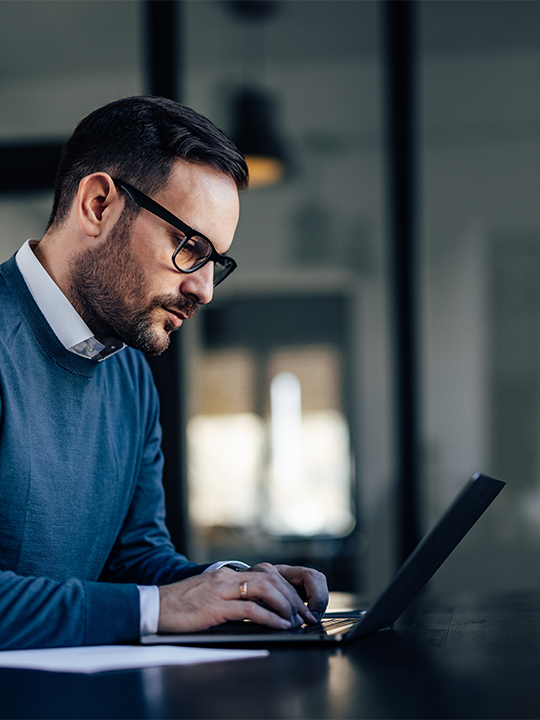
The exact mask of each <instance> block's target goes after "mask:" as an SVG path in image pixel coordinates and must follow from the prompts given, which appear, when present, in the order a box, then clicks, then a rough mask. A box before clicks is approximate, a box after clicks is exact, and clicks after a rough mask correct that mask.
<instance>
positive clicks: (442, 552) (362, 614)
mask: <svg viewBox="0 0 540 720" xmlns="http://www.w3.org/2000/svg"><path fill="white" fill-rule="evenodd" d="M505 484H506V483H504V482H502V481H501V480H495V479H494V478H491V477H488V476H487V475H482V474H481V473H477V474H475V475H473V476H472V478H471V479H470V480H469V481H468V482H467V483H466V485H465V487H464V488H463V490H462V491H461V492H460V493H459V495H458V496H457V497H456V499H455V500H454V502H453V503H452V504H451V505H450V507H449V508H448V509H447V510H446V512H445V513H444V514H443V515H442V517H441V518H440V519H439V521H438V522H437V523H436V525H435V526H434V527H433V528H432V529H431V530H430V532H428V533H427V535H425V536H424V538H423V539H422V540H421V541H420V543H419V544H418V545H417V546H416V548H415V549H414V550H413V552H412V553H411V554H410V555H409V557H408V558H407V560H405V562H404V563H403V565H402V566H401V567H400V568H399V570H398V571H397V573H396V574H395V575H394V577H393V578H392V580H391V581H390V582H389V584H388V585H387V586H386V588H385V589H384V590H383V591H382V592H381V593H380V595H379V596H378V597H377V598H376V599H375V600H374V601H373V602H372V603H371V605H370V606H369V607H368V608H367V610H351V611H347V612H329V613H325V615H324V616H323V618H322V620H321V622H320V623H318V624H317V625H303V626H302V627H299V628H292V629H290V630H274V629H272V628H268V627H266V626H264V625H258V624H257V623H254V622H251V621H247V620H244V621H230V622H226V623H223V624H221V625H217V626H216V627H213V628H210V629H208V630H204V631H198V632H192V633H172V634H171V633H166V634H165V633H157V634H155V635H146V636H144V637H142V638H141V643H143V644H145V645H154V644H176V645H211V646H220V645H226V646H231V645H238V646H246V645H256V646H261V645H262V646H267V645H273V644H276V643H298V642H300V643H313V642H316V643H321V642H323V643H344V642H351V641H354V640H357V639H358V638H361V637H364V636H365V635H369V634H371V633H374V632H376V631H377V630H383V629H387V628H389V627H390V626H391V625H392V624H393V623H394V622H395V621H396V620H397V619H398V617H399V616H400V615H401V614H402V613H403V611H404V610H405V609H406V608H407V606H408V605H409V604H410V603H411V602H412V600H413V599H414V598H415V597H416V595H417V594H418V593H419V592H420V590H422V588H423V587H424V585H425V584H426V583H427V582H428V580H429V579H430V578H431V577H432V576H433V575H434V574H435V572H436V571H437V570H438V569H439V567H440V566H441V565H442V564H443V562H444V561H445V560H446V558H447V557H448V556H449V555H450V553H451V552H452V551H453V550H454V548H455V547H456V546H457V545H458V543H459V542H460V541H461V540H462V539H463V538H464V537H465V535H466V534H467V533H468V532H469V530H470V529H471V528H472V526H473V525H474V524H475V523H476V521H477V520H478V518H479V517H480V516H481V515H482V514H483V513H484V511H485V510H486V509H487V508H488V507H489V505H490V504H491V503H492V502H493V500H494V499H495V498H496V497H497V495H498V494H499V493H500V491H501V490H502V489H503V487H504V485H505Z"/></svg>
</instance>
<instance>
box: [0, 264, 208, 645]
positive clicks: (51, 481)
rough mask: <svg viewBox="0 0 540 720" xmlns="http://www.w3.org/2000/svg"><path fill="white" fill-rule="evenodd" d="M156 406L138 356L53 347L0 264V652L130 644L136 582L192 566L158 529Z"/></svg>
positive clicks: (161, 525) (26, 297)
mask: <svg viewBox="0 0 540 720" xmlns="http://www.w3.org/2000/svg"><path fill="white" fill-rule="evenodd" d="M158 411H159V409H158V398H157V393H156V390H155V387H154V384H153V381H152V377H151V373H150V370H149V368H148V365H147V363H146V361H145V359H144V357H143V356H142V355H141V353H139V352H137V351H135V350H133V349H131V348H127V349H126V350H123V351H122V352H120V353H118V354H117V355H114V356H113V357H111V358H108V359H107V360H105V361H104V362H101V363H97V362H94V361H89V360H86V359H85V358H81V357H78V356H77V355H75V354H73V353H71V352H69V351H68V350H66V349H65V348H64V347H63V345H62V344H61V342H60V341H59V340H58V338H57V337H56V335H55V334H54V333H53V331H52V330H51V328H50V326H49V325H48V323H47V322H46V320H45V318H44V317H43V315H42V314H41V312H40V310H39V308H38V307H37V305H36V303H35V302H34V300H33V298H32V296H31V294H30V292H29V290H28V288H27V286H26V283H25V282H24V279H23V278H22V276H21V274H20V272H19V270H18V268H17V264H16V262H15V258H14V257H12V258H11V259H10V260H8V262H6V263H4V264H3V265H0V648H1V649H8V648H28V647H47V646H61V645H95V644H101V643H112V642H119V641H127V640H133V639H136V638H137V637H138V635H139V593H138V590H137V584H139V585H152V584H157V585H159V584H165V583H168V582H172V581H175V580H180V579H182V578H184V577H188V576H190V575H194V574H197V573H199V572H201V570H202V569H203V567H202V566H199V565H196V564H194V563H189V562H188V561H187V560H186V559H185V558H184V557H183V556H181V555H178V554H177V553H176V552H175V550H174V548H173V546H172V544H171V542H170V539H169V535H168V532H167V529H166V526H165V511H164V498H163V489H162V485H161V474H162V465H163V458H162V455H161V449H160V442H161V430H160V426H159V421H158Z"/></svg>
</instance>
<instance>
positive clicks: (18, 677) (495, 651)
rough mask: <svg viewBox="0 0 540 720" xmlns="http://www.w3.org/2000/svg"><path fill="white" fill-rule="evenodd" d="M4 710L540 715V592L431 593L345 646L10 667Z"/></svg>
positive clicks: (121, 714) (1, 686) (53, 713)
mask: <svg viewBox="0 0 540 720" xmlns="http://www.w3.org/2000/svg"><path fill="white" fill-rule="evenodd" d="M0 717H1V718H216V719H217V718H540V593H537V592H525V593H511V594H498V595H484V596H472V595H471V596H466V595H461V596H456V597H440V596H438V597H433V596H430V595H425V596H424V597H422V598H421V599H420V600H419V601H416V602H415V603H414V604H413V606H412V607H411V608H410V609H409V610H408V611H406V613H405V614H404V615H403V616H402V617H401V618H400V620H398V622H397V623H396V624H395V626H394V628H393V629H392V630H387V631H383V632H379V633H376V634H374V635H372V636H369V637H366V638H363V639H362V640H359V641H357V642H355V643H352V644H350V645H344V646H342V647H340V648H328V647H326V646H325V647H309V648H308V647H302V648H298V647H287V648H273V649H271V652H270V655H269V656H268V657H266V658H257V659H252V660H238V661H232V662H217V663H211V664H203V665H190V666H181V667H166V668H149V669H145V670H136V671H127V672H113V673H102V674H98V675H76V674H68V673H50V672H36V671H30V670H6V669H2V670H0Z"/></svg>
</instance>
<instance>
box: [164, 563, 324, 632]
mask: <svg viewBox="0 0 540 720" xmlns="http://www.w3.org/2000/svg"><path fill="white" fill-rule="evenodd" d="M278 567H279V568H282V569H283V572H281V570H280V571H278V569H277V568H275V567H274V566H272V565H269V564H268V563H263V564H262V565H260V566H256V567H255V568H251V569H250V570H248V571H246V572H235V571H234V570H231V569H230V568H225V567H224V568H220V569H219V570H215V571H213V572H208V573H203V574H202V575H197V576H195V577H192V578H188V579H187V580H181V581H180V582H178V583H174V584H172V585H164V586H162V587H160V588H159V593H160V613H159V626H158V630H159V631H160V632H194V631H197V630H205V629H206V628H209V627H212V626H214V625H219V624H220V623H222V622H226V621H227V620H244V619H248V620H252V621H254V622H257V623H260V624H262V625H268V626H269V627H271V628H275V629H277V630H286V629H288V628H290V627H296V626H298V625H301V624H302V623H303V622H308V623H315V622H317V618H316V617H314V616H313V614H312V612H311V611H310V609H309V608H307V607H306V606H305V605H304V603H303V601H302V599H301V597H300V596H299V595H298V593H297V591H296V590H295V588H294V587H293V585H292V584H291V583H290V582H288V580H287V579H285V574H288V575H290V577H291V578H292V579H293V580H294V582H295V583H298V587H300V588H301V589H302V591H303V592H304V593H305V595H306V597H307V599H308V600H309V598H312V603H313V598H316V602H315V604H316V605H317V607H318V608H320V607H321V606H322V605H323V604H324V606H326V601H324V602H322V597H323V596H324V591H322V590H321V587H322V585H324V587H326V582H325V581H324V583H321V580H320V577H322V578H323V580H324V576H321V575H320V573H317V572H316V571H315V570H307V569H306V568H289V566H287V565H284V566H278ZM318 576H320V577H318ZM245 582H246V583H247V598H246V599H243V598H242V597H241V594H240V586H241V584H242V583H245Z"/></svg>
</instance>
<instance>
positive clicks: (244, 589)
mask: <svg viewBox="0 0 540 720" xmlns="http://www.w3.org/2000/svg"><path fill="white" fill-rule="evenodd" d="M240 599H241V600H247V580H244V581H242V582H241V583H240Z"/></svg>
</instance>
